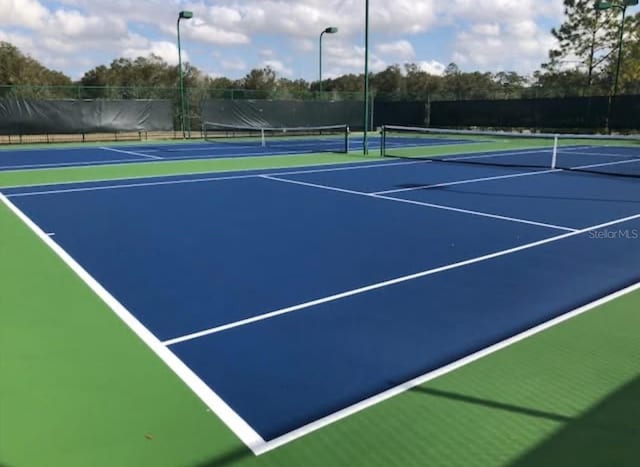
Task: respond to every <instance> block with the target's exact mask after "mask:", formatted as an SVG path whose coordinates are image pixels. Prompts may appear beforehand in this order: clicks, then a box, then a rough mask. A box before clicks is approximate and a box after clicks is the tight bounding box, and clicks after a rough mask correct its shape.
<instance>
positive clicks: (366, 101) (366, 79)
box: [362, 0, 369, 156]
mask: <svg viewBox="0 0 640 467" xmlns="http://www.w3.org/2000/svg"><path fill="white" fill-rule="evenodd" d="M362 122H363V123H364V134H363V136H362V152H363V154H364V155H365V156H366V155H367V154H369V141H368V139H367V129H368V126H369V0H366V2H365V6H364V118H363V119H362Z"/></svg>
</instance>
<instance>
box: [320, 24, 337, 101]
mask: <svg viewBox="0 0 640 467" xmlns="http://www.w3.org/2000/svg"><path fill="white" fill-rule="evenodd" d="M337 32H338V28H334V27H329V28H326V29H325V30H324V31H322V32H321V33H320V66H319V67H318V68H319V69H320V82H319V85H320V99H322V36H324V35H325V34H335V33H337Z"/></svg>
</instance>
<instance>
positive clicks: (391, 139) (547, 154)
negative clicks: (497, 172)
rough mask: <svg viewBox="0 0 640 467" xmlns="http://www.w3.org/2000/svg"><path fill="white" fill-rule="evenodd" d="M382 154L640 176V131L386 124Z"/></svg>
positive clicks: (440, 160) (386, 155)
mask: <svg viewBox="0 0 640 467" xmlns="http://www.w3.org/2000/svg"><path fill="white" fill-rule="evenodd" d="M380 151H381V155H382V156H384V157H399V158H407V159H428V160H432V161H438V162H455V163H466V164H483V165H491V166H508V167H530V168H540V169H562V170H571V171H579V172H590V173H599V174H605V175H618V176H627V177H640V136H634V135H583V134H549V133H516V132H500V131H474V130H449V129H436V128H421V127H402V126H390V125H387V126H383V127H382V131H381V143H380Z"/></svg>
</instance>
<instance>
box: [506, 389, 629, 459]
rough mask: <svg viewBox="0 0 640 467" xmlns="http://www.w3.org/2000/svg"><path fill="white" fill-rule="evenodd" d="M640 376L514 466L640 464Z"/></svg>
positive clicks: (531, 451)
mask: <svg viewBox="0 0 640 467" xmlns="http://www.w3.org/2000/svg"><path fill="white" fill-rule="evenodd" d="M639 420H640V376H639V377H636V378H635V379H634V380H632V381H631V382H629V383H627V384H626V385H624V386H622V387H621V388H620V389H618V390H617V391H615V392H613V393H612V394H610V395H609V397H607V398H606V399H604V400H602V401H600V402H599V403H598V404H597V405H595V406H593V407H592V408H591V409H590V410H589V411H588V412H586V413H584V414H583V415H582V416H581V417H579V418H577V419H575V420H573V421H571V422H570V423H568V424H567V425H566V426H565V427H563V428H562V429H560V430H558V431H557V432H556V433H555V434H554V435H553V436H551V437H550V438H548V439H547V440H545V441H543V442H542V443H540V444H539V445H537V446H536V447H534V448H533V449H531V450H530V451H529V452H527V453H526V454H524V455H523V456H522V457H521V458H520V459H518V460H517V461H515V462H513V463H512V464H511V465H510V467H538V466H548V467H553V466H570V465H576V466H583V467H605V466H616V467H627V466H628V467H631V466H634V467H635V466H638V465H640V423H639Z"/></svg>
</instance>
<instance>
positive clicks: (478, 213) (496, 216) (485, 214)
mask: <svg viewBox="0 0 640 467" xmlns="http://www.w3.org/2000/svg"><path fill="white" fill-rule="evenodd" d="M259 177H261V178H267V179H269V180H274V181H277V182H283V183H291V184H293V185H302V186H308V187H312V188H320V189H322V190H329V191H338V192H340V193H348V194H351V195H358V196H366V197H369V198H376V199H385V200H388V201H395V202H397V203H405V204H415V205H416V206H425V207H428V208H434V209H442V210H445V211H453V212H459V213H462V214H470V215H472V216H479V217H488V218H490V219H498V220H502V221H509V222H517V223H519V224H529V225H535V226H538V227H546V228H550V229H556V230H565V231H567V232H576V231H577V229H572V228H570V227H564V226H562V225H555V224H546V223H544V222H536V221H531V220H528V219H521V218H518V217H509V216H501V215H499V214H491V213H488V212H482V211H472V210H470V209H462V208H454V207H452V206H445V205H444V204H433V203H425V202H422V201H414V200H411V199H404V198H394V197H391V196H384V195H377V194H375V193H365V192H363V191H354V190H347V189H345V188H336V187H332V186H327V185H318V184H317V183H309V182H301V181H299V180H290V179H286V178H278V177H277V176H275V175H259Z"/></svg>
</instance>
